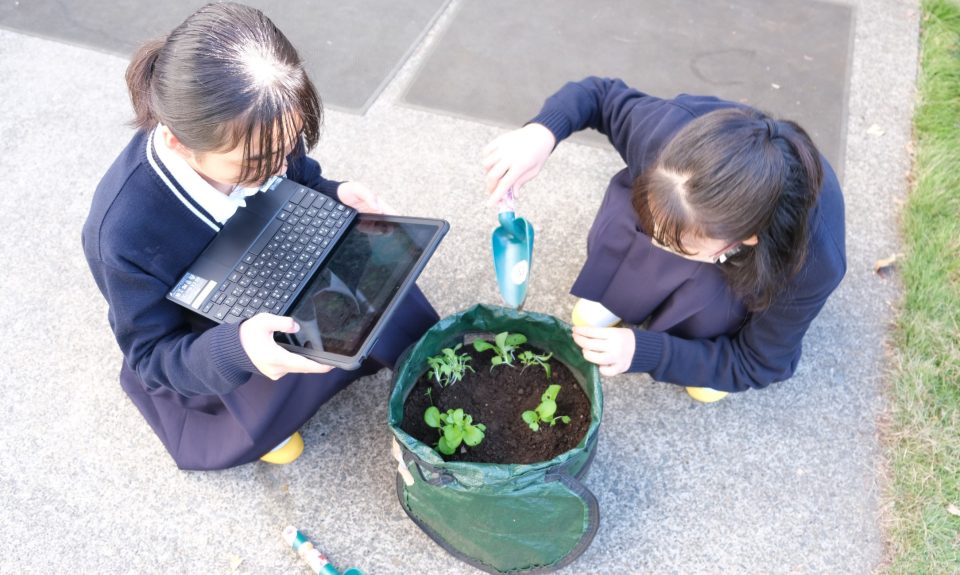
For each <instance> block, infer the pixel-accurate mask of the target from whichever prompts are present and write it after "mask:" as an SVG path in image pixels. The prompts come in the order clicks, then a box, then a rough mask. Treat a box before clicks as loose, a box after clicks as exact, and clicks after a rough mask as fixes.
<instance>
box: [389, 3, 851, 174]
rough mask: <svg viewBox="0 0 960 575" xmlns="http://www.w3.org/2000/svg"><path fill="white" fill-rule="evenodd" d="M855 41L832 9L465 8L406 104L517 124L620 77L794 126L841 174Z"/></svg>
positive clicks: (838, 7) (843, 8) (847, 13)
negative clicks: (574, 85) (576, 86)
mask: <svg viewBox="0 0 960 575" xmlns="http://www.w3.org/2000/svg"><path fill="white" fill-rule="evenodd" d="M852 34H853V9H852V8H851V6H849V5H844V4H837V3H832V2H818V1H806V2H795V1H793V0H707V1H704V0H679V1H678V0H642V1H636V0H616V1H606V2H580V1H578V0H532V1H526V2H513V1H511V0H484V1H482V2H481V1H473V2H463V3H461V4H460V6H459V11H458V13H457V15H456V16H455V18H454V21H453V22H451V24H450V25H449V27H448V28H447V30H446V32H445V33H444V35H443V37H442V38H441V39H439V40H438V41H437V42H436V43H435V44H434V45H433V49H432V51H431V53H430V55H429V56H428V57H427V59H426V60H425V61H424V63H423V66H422V68H421V70H420V72H419V73H418V75H417V77H416V78H415V79H414V80H413V82H412V83H411V84H410V88H409V91H408V92H407V93H406V95H405V96H404V100H405V101H406V102H408V103H409V104H411V105H414V106H417V107H421V108H425V109H436V110H443V111H447V112H450V113H454V114H457V115H460V116H463V117H467V118H475V119H479V120H483V121H488V122H493V123H495V124H498V125H510V126H512V125H516V124H517V123H520V122H523V121H525V120H528V119H530V117H532V116H533V115H534V114H535V113H536V112H537V110H539V107H540V104H541V103H542V102H543V99H544V95H546V94H550V93H552V92H553V91H554V90H556V89H557V88H559V87H560V86H561V85H562V84H563V83H564V82H566V81H568V80H572V79H580V78H582V77H584V76H587V75H600V76H613V77H620V78H623V79H624V80H625V81H626V82H627V83H628V84H630V85H632V86H636V87H638V88H639V89H641V90H643V91H645V92H648V93H650V94H653V95H656V96H661V97H671V96H674V95H676V94H678V93H681V92H686V93H692V94H710V95H715V96H719V97H721V98H725V99H728V100H732V101H735V102H738V101H739V102H744V103H748V104H751V105H753V106H756V107H758V108H760V109H763V110H766V111H769V112H771V113H774V114H776V115H778V116H782V117H786V118H790V119H793V120H796V121H798V122H799V123H800V124H801V125H803V126H804V127H805V128H806V129H807V130H808V131H809V132H810V134H811V136H812V138H813V140H814V142H816V143H817V145H818V146H819V147H820V149H821V151H822V152H823V153H824V155H826V156H827V158H828V159H829V160H830V162H831V164H832V165H833V166H835V167H836V168H837V170H838V173H842V170H843V149H844V146H843V142H844V135H845V131H846V130H845V126H846V123H845V120H846V102H847V78H848V75H849V73H848V71H849V56H850V48H851V40H852ZM587 137H588V140H587V141H592V142H598V143H604V142H605V140H604V139H603V138H602V137H601V136H598V135H588V136H587Z"/></svg>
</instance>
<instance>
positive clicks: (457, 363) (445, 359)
mask: <svg viewBox="0 0 960 575" xmlns="http://www.w3.org/2000/svg"><path fill="white" fill-rule="evenodd" d="M461 347H463V344H461V343H458V344H457V345H456V346H454V347H452V348H450V347H447V348H444V349H442V350H440V355H435V356H433V357H428V358H427V365H429V366H430V370H429V371H427V377H430V378H432V379H434V380H436V382H437V383H439V384H440V386H441V387H447V386H448V385H451V384H454V383H456V382H458V381H460V380H461V379H463V376H464V375H466V373H467V370H468V369H469V370H470V371H473V368H472V367H470V365H468V364H469V363H470V361H471V360H472V359H473V358H472V357H470V354H468V353H461V354H458V353H457V351H458V350H459V349H460V348H461Z"/></svg>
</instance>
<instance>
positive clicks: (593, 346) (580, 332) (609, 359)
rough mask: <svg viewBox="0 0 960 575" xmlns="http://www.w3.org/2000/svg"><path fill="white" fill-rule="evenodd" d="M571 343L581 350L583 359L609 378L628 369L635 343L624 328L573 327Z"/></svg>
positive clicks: (631, 332) (628, 331)
mask: <svg viewBox="0 0 960 575" xmlns="http://www.w3.org/2000/svg"><path fill="white" fill-rule="evenodd" d="M573 341H575V342H576V343H577V345H579V346H580V347H581V348H583V358H584V359H585V360H587V361H589V362H590V363H595V364H597V365H598V366H600V373H601V375H606V376H611V375H617V374H619V373H623V372H625V371H627V369H629V368H630V363H631V362H632V361H633V352H634V351H635V350H636V347H637V341H636V339H634V336H633V331H631V330H629V329H627V328H625V327H574V328H573Z"/></svg>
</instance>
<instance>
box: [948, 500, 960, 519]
mask: <svg viewBox="0 0 960 575" xmlns="http://www.w3.org/2000/svg"><path fill="white" fill-rule="evenodd" d="M947 513H949V514H950V515H955V516H957V517H960V507H957V506H956V505H954V504H953V503H951V504H950V505H947Z"/></svg>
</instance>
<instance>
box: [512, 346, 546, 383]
mask: <svg viewBox="0 0 960 575" xmlns="http://www.w3.org/2000/svg"><path fill="white" fill-rule="evenodd" d="M551 357H553V354H552V353H548V354H547V355H537V354H535V353H533V352H532V351H530V350H529V349H528V350H526V351H521V352H520V355H518V356H517V359H519V360H520V363H522V364H523V369H527V368H528V367H530V366H531V365H539V366H540V367H542V368H543V371H545V372H547V379H550V364H549V363H547V362H548V361H550V358H551Z"/></svg>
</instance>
